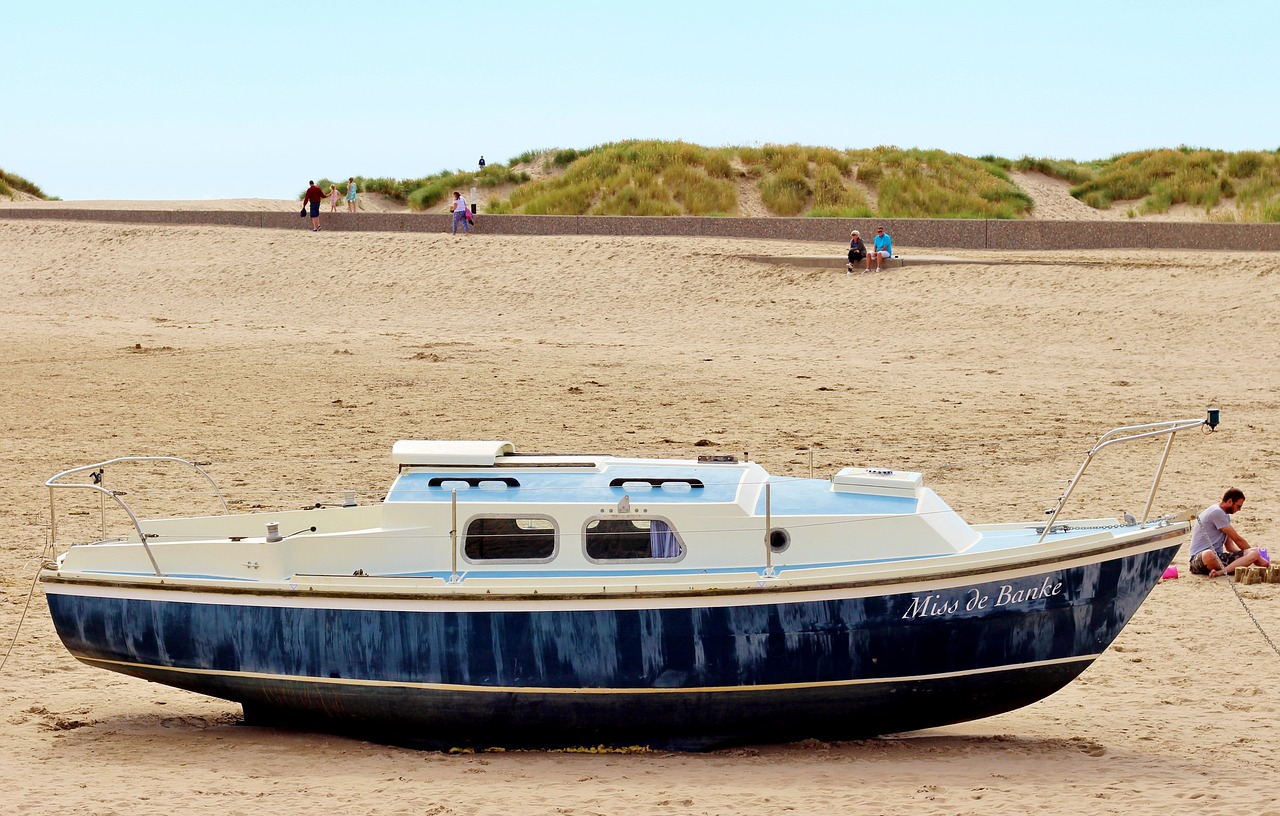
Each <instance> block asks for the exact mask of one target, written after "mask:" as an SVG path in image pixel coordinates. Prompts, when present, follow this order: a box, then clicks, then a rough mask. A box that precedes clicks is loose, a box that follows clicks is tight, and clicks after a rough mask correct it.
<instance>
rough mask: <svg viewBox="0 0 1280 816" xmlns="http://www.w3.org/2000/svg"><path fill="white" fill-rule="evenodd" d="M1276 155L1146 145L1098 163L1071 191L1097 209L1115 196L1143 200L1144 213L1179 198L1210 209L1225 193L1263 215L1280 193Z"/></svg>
mask: <svg viewBox="0 0 1280 816" xmlns="http://www.w3.org/2000/svg"><path fill="white" fill-rule="evenodd" d="M1277 158H1278V157H1277V155H1276V154H1275V153H1262V152H1259V151H1242V152H1239V153H1227V152H1225V151H1221V150H1208V149H1204V148H1189V147H1181V148H1177V149H1161V150H1142V151H1138V152H1135V153H1125V154H1121V155H1118V156H1113V157H1111V158H1110V159H1109V160H1107V161H1105V162H1101V163H1099V165H1098V167H1097V168H1096V170H1095V172H1094V174H1093V176H1092V177H1091V178H1089V179H1088V180H1086V181H1083V182H1081V183H1079V184H1077V185H1076V186H1074V187H1072V188H1071V194H1072V195H1073V196H1075V197H1076V198H1078V199H1080V200H1081V201H1083V202H1084V203H1086V204H1088V205H1089V206H1091V207H1095V208H1097V209H1108V208H1110V207H1111V205H1112V203H1113V202H1116V201H1138V202H1139V203H1138V206H1137V211H1138V212H1141V213H1162V212H1168V211H1169V209H1170V208H1171V207H1172V206H1173V205H1175V204H1189V205H1191V206H1194V207H1201V208H1204V209H1205V210H1206V211H1208V210H1210V209H1212V208H1213V207H1214V206H1215V205H1217V204H1218V203H1220V202H1221V201H1223V200H1224V199H1235V200H1236V203H1237V204H1238V205H1239V206H1240V208H1241V209H1242V210H1250V209H1251V210H1254V211H1256V213H1257V215H1258V217H1259V218H1260V219H1261V218H1262V217H1263V216H1264V213H1265V211H1266V209H1267V206H1268V205H1269V203H1270V202H1271V201H1273V200H1274V199H1275V198H1276V196H1277V194H1278V193H1280V175H1278V174H1277V169H1278V168H1277Z"/></svg>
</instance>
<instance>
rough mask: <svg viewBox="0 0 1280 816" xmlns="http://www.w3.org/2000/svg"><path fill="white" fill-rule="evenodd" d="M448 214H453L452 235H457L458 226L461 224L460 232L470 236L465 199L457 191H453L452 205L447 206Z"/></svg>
mask: <svg viewBox="0 0 1280 816" xmlns="http://www.w3.org/2000/svg"><path fill="white" fill-rule="evenodd" d="M449 212H451V213H453V234H454V235H457V234H458V224H459V223H461V224H462V231H463V232H464V233H466V234H467V235H470V234H471V224H470V219H469V218H467V199H466V198H464V197H463V195H462V193H460V192H458V191H457V190H454V191H453V203H452V204H450V205H449Z"/></svg>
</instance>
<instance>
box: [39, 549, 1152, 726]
mask: <svg viewBox="0 0 1280 816" xmlns="http://www.w3.org/2000/svg"><path fill="white" fill-rule="evenodd" d="M1175 552H1176V547H1166V548H1163V549H1160V550H1155V551H1152V552H1149V553H1145V554H1140V555H1135V556H1130V557H1126V558H1117V559H1115V560H1111V561H1106V562H1102V563H1096V564H1089V565H1086V566H1082V567H1076V568H1072V569H1066V570H1057V571H1051V572H1046V573H1043V574H1039V575H1035V576H1028V577H1022V578H1018V579H1010V580H1003V581H994V582H987V583H981V584H973V585H970V586H964V587H957V588H954V589H948V590H944V591H940V592H936V593H926V594H916V595H911V594H894V595H886V596H881V597H871V598H843V599H832V600H822V601H808V602H796V603H781V602H780V603H777V604H766V605H749V606H748V605H744V606H727V607H692V608H679V609H654V610H600V611H555V612H475V611H471V612H468V611H466V604H465V603H460V604H459V607H460V611H456V612H454V611H450V612H403V611H401V612H395V611H379V610H353V609H300V608H281V607H264V606H235V605H220V604H197V603H185V602H169V601H145V600H128V599H117V598H93V597H86V596H76V595H63V594H57V593H50V594H49V598H48V599H49V606H50V610H51V612H52V614H53V618H54V622H55V624H56V626H57V629H58V632H59V634H60V635H61V637H62V639H63V641H64V643H66V645H67V647H68V649H70V651H71V652H72V653H73V654H75V655H76V656H77V657H81V658H83V659H88V660H102V661H112V662H113V663H112V664H109V665H107V667H108V668H114V669H116V670H118V671H124V672H126V673H130V674H137V675H139V676H146V677H148V678H149V679H154V680H157V681H159V682H164V683H168V684H171V685H176V686H180V687H183V688H189V689H192V690H195V691H200V692H203V693H206V694H211V695H214V696H219V697H224V698H227V699H231V700H236V701H239V702H242V703H245V704H246V710H247V711H248V712H251V713H252V712H256V713H259V714H261V713H262V712H264V711H272V710H274V711H277V712H289V711H294V712H299V713H302V714H305V715H307V716H309V717H310V716H315V717H324V718H328V719H331V720H332V723H330V724H331V725H332V724H340V723H345V724H346V725H347V726H351V725H353V724H356V723H364V724H367V725H369V726H370V727H371V728H374V729H375V730H376V729H377V728H378V727H379V724H380V723H381V724H382V725H385V726H386V727H388V728H392V729H400V730H401V731H403V732H404V733H403V736H404V737H405V738H406V739H408V738H420V737H431V736H432V735H433V734H439V733H445V734H449V735H451V736H450V739H451V740H461V741H462V742H465V743H468V744H484V743H487V744H520V743H522V742H523V743H528V742H530V740H529V739H528V737H530V736H533V737H538V740H534V741H541V742H548V741H549V742H550V743H553V744H571V743H573V742H575V741H577V739H578V737H577V736H575V735H578V734H590V738H589V739H587V740H586V741H587V742H591V743H600V742H604V743H613V744H622V743H629V742H630V741H631V740H632V739H633V738H636V737H632V736H628V735H629V734H632V733H641V732H642V733H643V734H644V735H645V736H646V737H647V739H646V740H645V741H646V742H648V743H650V744H661V743H666V742H670V741H671V740H673V739H674V740H677V741H691V740H693V737H696V736H697V735H698V734H703V735H705V736H707V737H708V738H709V739H712V741H713V742H715V743H723V742H726V741H730V742H731V741H737V740H742V739H757V738H762V739H772V738H774V737H773V736H770V735H778V736H785V737H786V738H790V737H791V736H794V734H793V730H794V729H795V728H800V727H802V726H803V728H804V729H807V731H806V733H801V734H799V736H801V737H803V736H810V735H818V734H819V733H822V734H823V735H824V736H827V737H830V738H837V737H846V738H847V737H852V736H867V735H870V734H873V733H884V732H888V731H901V730H907V729H913V728H920V727H926V726H931V725H938V724H941V723H945V722H958V721H962V720H967V719H973V718H975V717H982V716H987V715H989V714H992V713H997V712H998V711H1005V710H1009V709H1011V708H1016V707H1017V706H1019V705H1024V704H1026V703H1027V702H1031V701H1033V700H1035V699H1039V698H1040V697H1043V696H1044V695H1046V694H1049V693H1052V692H1053V691H1054V690H1056V689H1057V688H1059V687H1060V686H1061V685H1063V684H1064V683H1066V682H1068V681H1069V680H1070V679H1071V677H1073V676H1074V675H1075V674H1077V673H1079V672H1080V671H1082V670H1083V669H1084V667H1085V666H1086V665H1087V663H1088V656H1090V655H1096V654H1097V653H1099V652H1101V651H1102V650H1103V649H1105V648H1106V646H1107V645H1108V644H1109V643H1110V642H1111V641H1112V640H1113V639H1114V638H1115V637H1116V635H1118V634H1119V632H1120V630H1121V628H1122V627H1123V626H1124V625H1125V623H1126V622H1128V620H1129V619H1130V617H1131V616H1132V615H1133V613H1134V612H1135V611H1136V610H1137V608H1138V606H1139V604H1140V603H1141V602H1142V600H1143V599H1144V598H1145V597H1146V595H1147V594H1148V593H1149V592H1150V590H1151V588H1152V586H1153V585H1154V584H1155V582H1156V581H1157V580H1158V579H1159V576H1160V574H1161V572H1162V571H1163V570H1164V567H1165V566H1166V565H1168V563H1169V562H1170V561H1171V560H1172V558H1173V556H1174V554H1175ZM785 598H786V595H785V594H783V595H779V600H780V601H781V600H785ZM1077 658H1083V659H1077ZM118 664H119V665H118ZM1026 664H1040V665H1031V666H1027V667H1026V668H1023V669H1021V670H1018V671H1009V672H999V671H993V670H998V669H1000V668H1002V667H1018V666H1024V665H1026ZM149 666H154V667H159V668H161V669H162V671H161V672H153V671H149V670H147V669H146V667H149ZM165 667H172V668H176V669H182V670H187V671H186V672H185V673H182V674H176V673H174V672H167V671H163V668H165ZM203 672H209V673H208V674H206V673H203ZM975 672H980V673H978V674H966V673H975ZM213 673H217V674H213ZM244 673H252V674H254V675H257V676H254V677H246V676H243V675H244ZM957 673H959V674H961V675H965V676H951V677H939V676H940V675H956V674H957ZM1005 676H1008V677H1010V678H1012V677H1022V678H1024V679H1023V680H1016V681H1014V680H1011V681H1010V683H1011V686H1010V687H1009V688H1005V689H1003V690H1002V691H1001V696H1000V697H999V698H998V699H994V700H993V699H991V696H990V695H989V694H987V693H986V692H984V691H983V689H987V688H995V687H998V686H1001V682H997V681H996V678H1001V677H1005ZM290 678H304V679H305V680H304V682H302V683H298V682H294V681H291V680H290ZM904 678H912V679H910V680H904ZM328 681H339V682H328ZM878 681H883V682H878ZM824 683H825V684H831V685H828V686H819V687H815V686H816V685H817V684H824ZM1020 683H1028V684H1029V685H1027V686H1026V687H1025V688H1023V687H1022V686H1020V685H1019V684H1020ZM387 684H391V685H387ZM395 684H426V685H429V686H432V688H422V687H420V686H415V687H408V688H407V687H405V686H403V685H402V686H396V685H395ZM793 684H794V685H799V686H804V687H799V688H794V687H793V688H770V687H775V686H787V685H793ZM724 688H731V689H743V688H752V689H756V690H753V691H750V692H746V693H743V692H741V691H716V690H714V689H724ZM487 689H492V690H487ZM574 689H597V690H606V689H608V690H613V693H604V694H592V693H587V694H566V693H563V692H564V691H565V690H574ZM659 689H660V690H663V691H657V692H655V690H659ZM1019 689H1022V690H1021V691H1019ZM675 690H678V691H675ZM894 700H907V701H911V702H910V703H909V704H907V705H896V704H895V705H891V706H888V707H887V708H885V706H886V705H887V702H886V701H894ZM922 700H924V701H928V700H934V701H938V702H930V703H928V704H923V703H922V702H921V701H922ZM882 709H883V710H882ZM638 722H642V723H643V726H636V728H639V731H636V729H635V728H630V727H628V726H627V723H638ZM522 724H532V725H527V726H526V725H522ZM315 725H317V726H320V725H322V724H321V723H315ZM522 729H524V730H528V729H532V730H529V733H527V734H526V736H525V738H523V739H521V738H518V737H517V736H516V733H517V732H520V733H524V731H523V730H522ZM366 730H367V729H366ZM415 730H422V731H423V732H430V733H420V734H415V733H412V732H413V731H415ZM827 732H830V733H827ZM509 734H510V735H512V736H510V737H508V736H507V735H509ZM664 734H666V735H667V736H668V737H669V738H670V739H664V738H663V735H664ZM468 735H471V736H468ZM482 735H483V736H482ZM464 738H465V739H464ZM489 740H492V742H489ZM453 744H460V743H459V742H454V743H453Z"/></svg>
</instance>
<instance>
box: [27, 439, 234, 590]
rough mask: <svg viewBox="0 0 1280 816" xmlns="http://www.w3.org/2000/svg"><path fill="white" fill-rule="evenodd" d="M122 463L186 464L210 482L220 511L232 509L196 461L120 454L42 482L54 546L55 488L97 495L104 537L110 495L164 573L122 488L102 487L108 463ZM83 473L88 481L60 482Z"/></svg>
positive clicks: (55, 521) (158, 569)
mask: <svg viewBox="0 0 1280 816" xmlns="http://www.w3.org/2000/svg"><path fill="white" fill-rule="evenodd" d="M121 462H177V463H178V464H181V465H186V466H187V467H189V468H191V469H192V470H194V471H196V472H197V473H199V474H200V475H201V476H203V477H204V478H205V479H206V480H208V482H209V484H210V485H211V486H212V487H213V492H214V493H216V494H217V496H218V500H219V501H221V502H222V511H223V512H224V513H230V512H231V509H230V508H229V507H228V506H227V500H226V497H224V496H223V495H222V490H221V489H220V488H219V487H218V483H217V482H216V481H214V479H213V477H212V476H210V475H209V474H208V473H207V472H206V471H205V470H204V468H202V467H200V465H198V464H197V463H195V462H191V461H188V460H186V459H179V458H178V457H176V456H119V457H116V458H115V459H107V460H106V461H104V462H95V463H94V464H92V465H82V466H80V467H76V468H71V469H70V470H64V471H62V472H61V473H57V474H55V475H53V476H50V477H49V478H48V479H47V480H46V481H45V483H44V484H45V487H47V488H49V536H50V541H52V542H54V543H55V545H56V543H57V541H58V507H57V491H58V490H88V491H90V492H93V493H97V494H98V501H99V517H100V525H101V530H102V536H103V537H104V538H105V537H106V535H107V509H106V504H107V499H108V498H110V499H111V500H112V501H114V502H115V503H116V504H118V505H119V506H120V509H122V510H124V512H125V514H126V515H127V516H128V517H129V521H130V522H132V523H133V529H134V530H136V531H137V533H138V541H140V542H141V543H142V548H143V550H145V551H146V553H147V558H148V559H149V560H150V561H151V568H152V570H153V571H154V572H155V574H156V575H157V576H159V575H163V574H164V573H162V572H161V571H160V566H159V565H158V564H157V563H156V558H155V555H154V554H153V553H152V552H151V547H150V545H149V544H148V543H147V534H146V533H145V532H143V529H142V524H141V522H139V521H138V517H137V515H136V514H135V513H134V512H133V508H131V507H129V505H128V503H126V502H125V500H124V499H122V498H121V496H122V495H124V493H123V491H118V490H110V489H108V488H107V487H105V486H104V485H105V482H106V468H107V466H108V465H115V464H119V463H121ZM86 472H87V473H89V474H90V478H91V479H92V481H91V482H63V481H62V479H64V478H66V477H69V476H73V475H75V474H77V473H86Z"/></svg>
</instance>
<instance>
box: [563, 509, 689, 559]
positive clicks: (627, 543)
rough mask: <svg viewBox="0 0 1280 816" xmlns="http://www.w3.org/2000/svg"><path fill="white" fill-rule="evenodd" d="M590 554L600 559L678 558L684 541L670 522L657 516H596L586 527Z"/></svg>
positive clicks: (591, 556)
mask: <svg viewBox="0 0 1280 816" xmlns="http://www.w3.org/2000/svg"><path fill="white" fill-rule="evenodd" d="M584 538H585V539H586V543H587V557H588V558H592V559H595V560H599V561H613V560H617V559H628V558H663V559H675V558H679V557H681V556H682V555H684V544H683V542H681V541H680V537H679V536H678V535H677V534H676V531H675V530H674V529H673V528H672V527H671V523H670V522H668V521H665V520H663V519H656V518H642V519H641V518H635V519H633V518H597V519H591V520H590V521H588V522H587V526H586V529H585V530H584Z"/></svg>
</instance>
